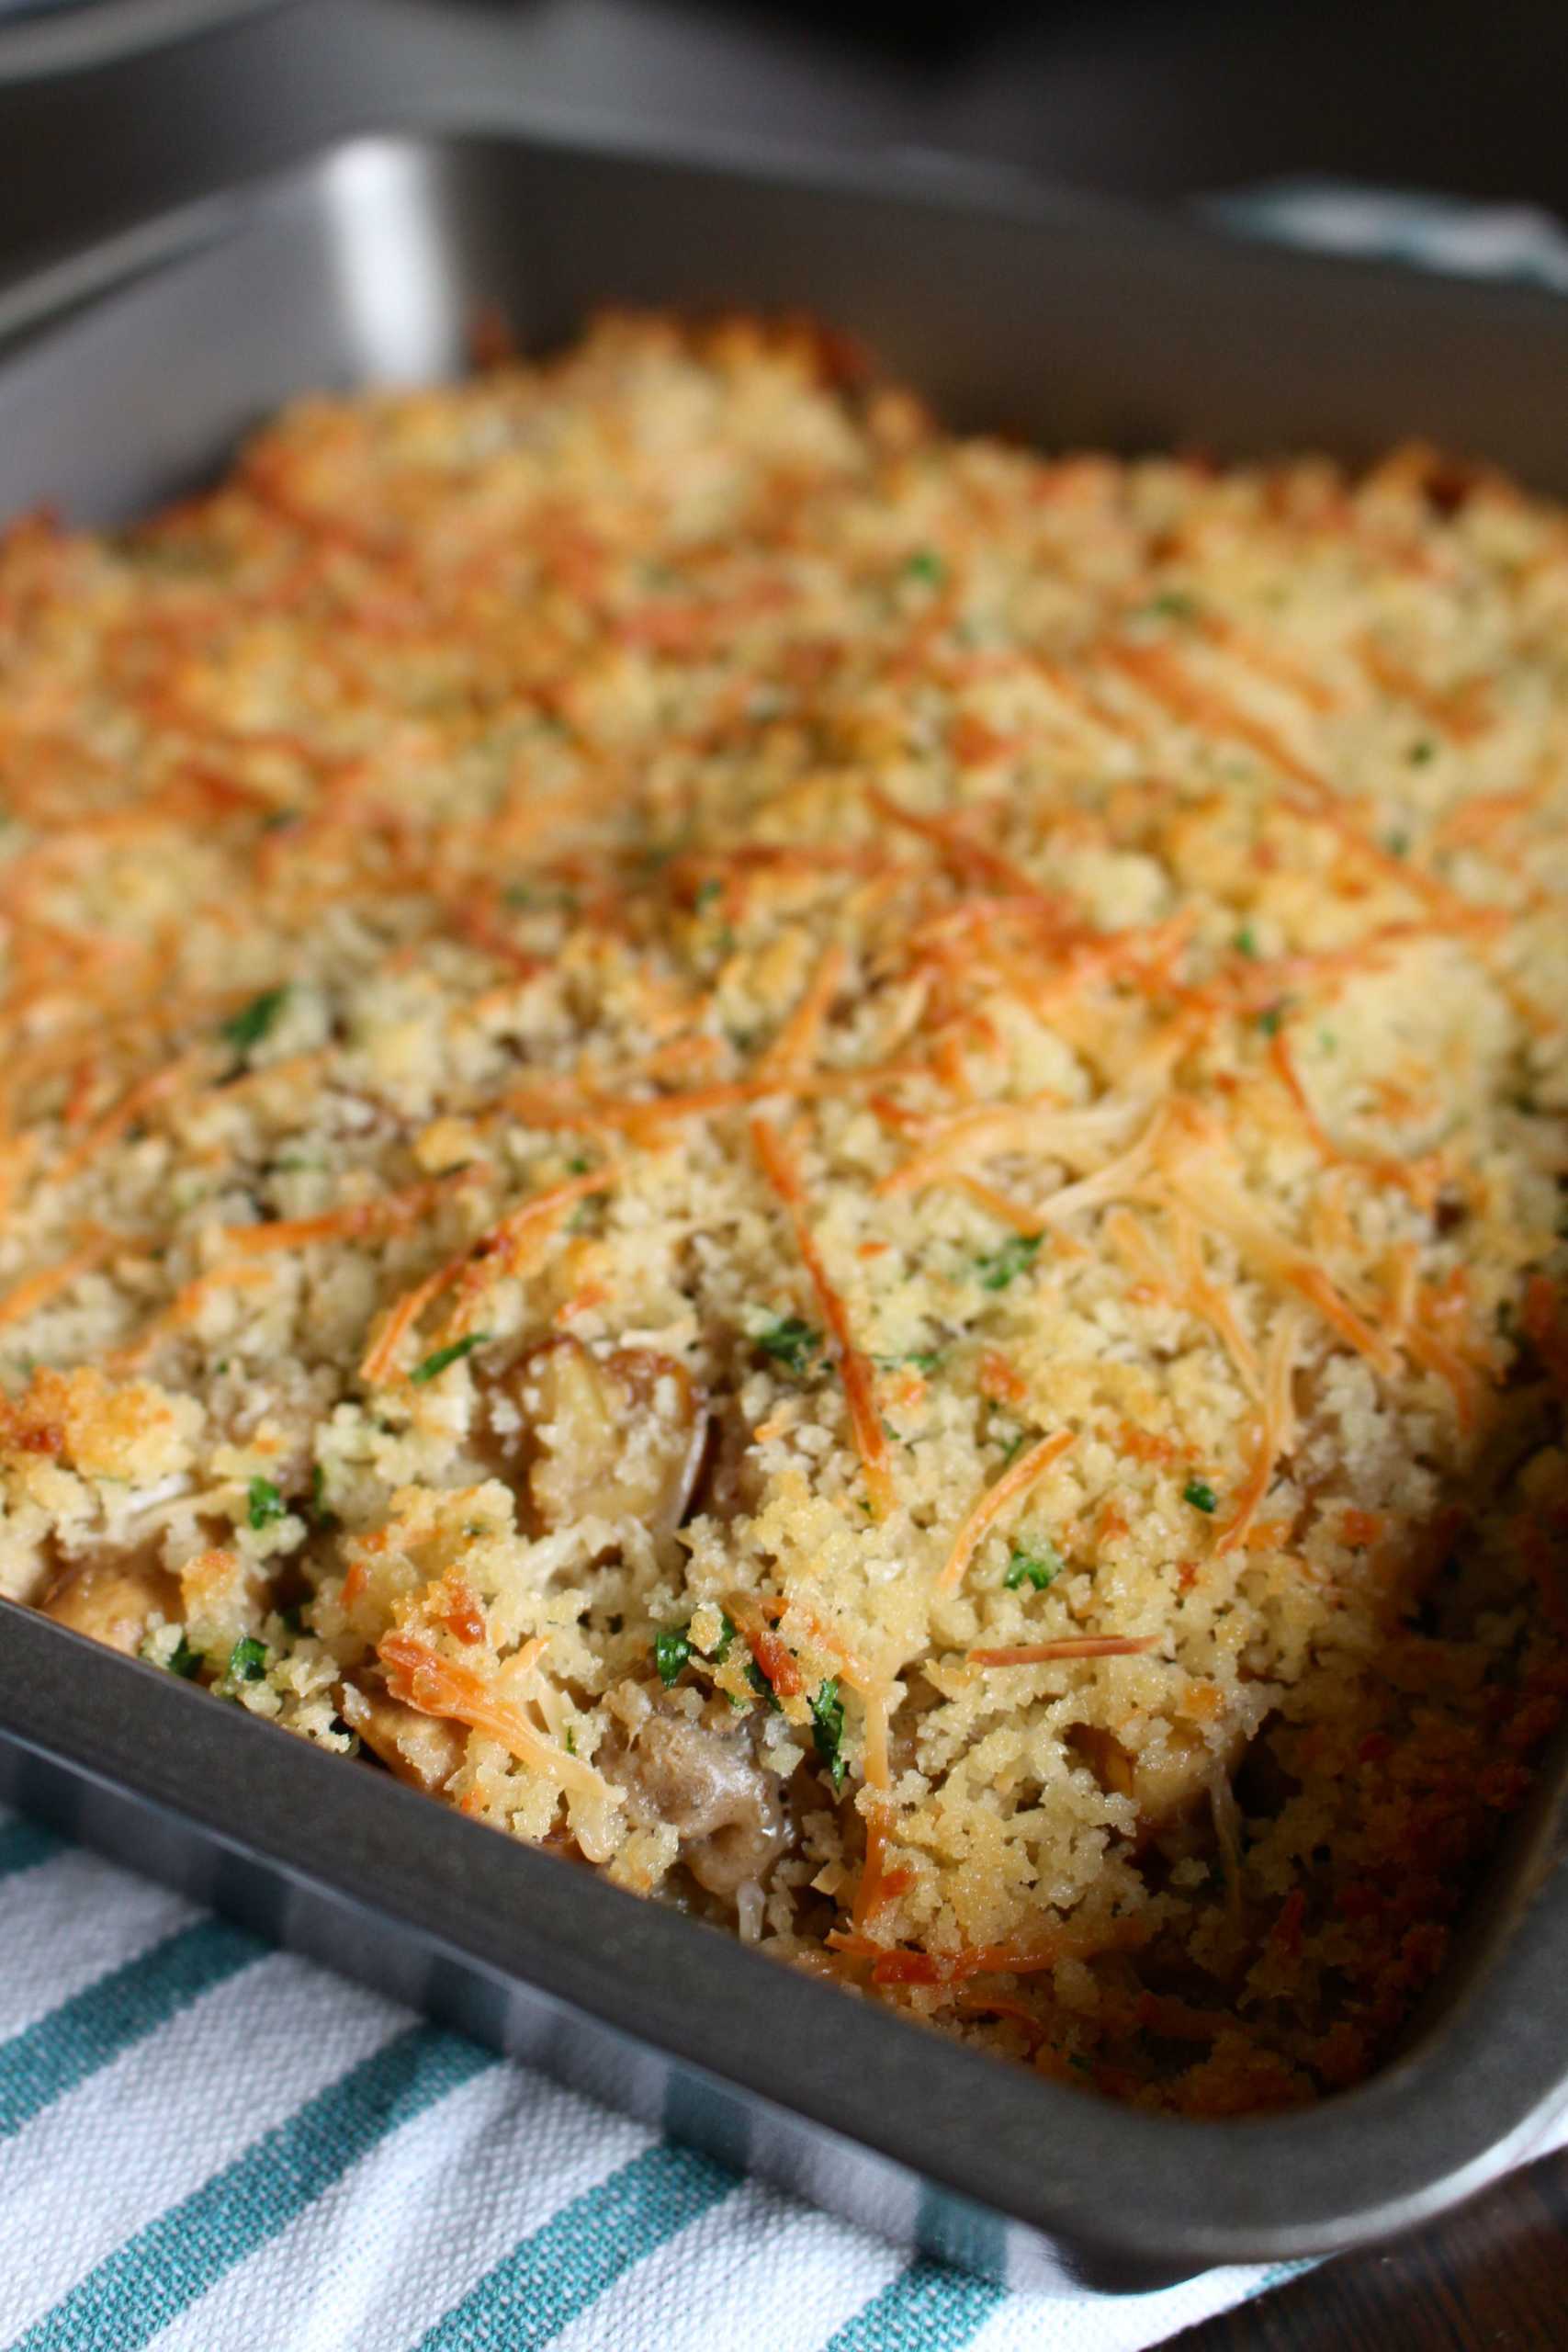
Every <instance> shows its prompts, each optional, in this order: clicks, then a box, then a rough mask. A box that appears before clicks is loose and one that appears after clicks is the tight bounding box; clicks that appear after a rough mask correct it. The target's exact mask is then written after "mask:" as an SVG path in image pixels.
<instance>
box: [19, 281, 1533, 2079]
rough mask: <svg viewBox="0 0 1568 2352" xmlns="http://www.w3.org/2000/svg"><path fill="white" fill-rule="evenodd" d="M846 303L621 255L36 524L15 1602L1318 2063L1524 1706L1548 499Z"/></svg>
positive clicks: (838, 1949) (1397, 1989) (1065, 2008)
mask: <svg viewBox="0 0 1568 2352" xmlns="http://www.w3.org/2000/svg"><path fill="white" fill-rule="evenodd" d="M844 359H845V355H844V351H843V348H842V346H840V345H833V344H831V343H829V341H828V340H827V339H826V338H823V337H821V336H819V335H817V334H813V333H811V332H809V331H807V330H806V329H795V328H791V327H774V326H763V325H760V324H758V323H755V322H747V321H737V322H727V323H725V324H723V325H722V326H719V327H716V328H714V329H711V330H705V331H701V332H698V331H694V330H693V331H687V330H683V329H681V328H678V327H676V326H675V325H673V324H671V323H670V322H665V321H662V320H659V319H649V318H615V319H611V320H607V321H605V322H603V323H602V324H600V325H599V326H598V327H596V328H595V329H594V331H593V332H592V333H591V334H589V336H588V337H587V339H586V340H585V341H584V342H583V343H582V344H581V345H580V346H579V347H577V348H576V349H574V350H572V351H571V352H570V353H568V354H567V355H566V356H563V357H560V358H558V359H555V360H552V361H550V362H549V363H548V364H547V365H543V366H524V365H521V364H511V363H508V364H506V365H503V366H500V367H498V368H493V369H491V371H489V372H487V373H485V374H483V375H481V376H479V377H478V378H476V379H474V380H473V381H471V382H468V383H465V384H463V385H460V386H457V387H448V388H443V389H439V390H424V391H415V392H407V391H400V392H396V393H389V394H378V395H373V396H367V397H355V398H352V399H312V400H307V401H301V402H299V403H298V404H297V405H296V406H295V407H293V408H291V409H290V410H289V411H288V413H286V414H285V415H284V416H283V417H282V418H281V419H280V420H279V421H277V422H276V424H273V425H271V426H269V427H268V428H267V429H266V430H265V431H264V432H263V433H262V434H261V435H259V436H258V437H257V438H256V439H255V440H254V441H253V442H252V443H251V445H250V446H249V447H248V448H247V449H246V450H245V451H244V453H243V456H242V457H241V458H240V460H239V462H238V464H237V465H236V467H235V469H233V471H232V472H231V474H230V476H229V477H228V478H227V479H226V480H225V481H223V482H222V483H221V484H220V486H219V487H218V488H217V489H216V490H214V491H213V492H210V493H209V494H207V495H204V496H202V497H200V498H198V499H197V500H194V501H192V502H190V503H186V504H185V505H182V506H180V507H177V508H175V509H173V510H171V511H170V512H168V513H166V514H164V515H161V516H159V517H158V518H156V519H155V520H153V521H152V522H151V523H149V524H147V525H145V526H141V527H140V528H138V529H136V530H135V531H133V532H131V533H130V534H129V535H127V536H126V537H121V538H118V539H116V538H108V537H96V536H91V535H86V534H82V533H76V532H72V531H68V530H65V529H63V528H62V527H61V526H58V525H57V524H55V523H53V522H51V521H50V520H47V519H36V518H35V519H31V520H27V521H23V522H21V523H18V524H17V525H16V526H13V527H12V529H11V530H10V531H9V533H8V534H7V535H6V537H5V539H4V543H3V546H0V807H3V809H4V813H5V819H6V822H5V824H4V827H3V829H0V921H3V925H4V969H3V975H0V984H3V986H4V990H5V1031H4V1035H5V1039H6V1054H5V1060H4V1064H3V1066H0V1379H3V1382H4V1392H5V1394H4V1402H3V1405H0V1486H3V1499H4V1516H3V1519H0V1589H4V1590H5V1591H6V1592H7V1593H9V1594H11V1595H13V1596H15V1597H17V1598H19V1599H21V1600H28V1601H31V1602H34V1603H36V1604H37V1605H39V1606H40V1607H43V1608H45V1609H47V1610H48V1611H50V1612H51V1614H53V1615H54V1616H56V1617H58V1618H59V1619H61V1620H62V1622H64V1623H71V1624H75V1625H77V1626H79V1627H81V1628H82V1629H83V1630H85V1631H89V1632H92V1633H94V1634H97V1635H98V1636H99V1637H100V1638H103V1639H107V1640H110V1641H113V1642H115V1643H116V1644H117V1645H118V1646H119V1647H121V1648H123V1649H127V1650H130V1651H133V1652H136V1653H138V1654H140V1655H141V1656H142V1657H146V1658H148V1659H150V1660H151V1661H152V1662H153V1663H154V1664H156V1665H158V1666H160V1667H163V1668H168V1669H169V1670H171V1671H174V1672H176V1673H181V1674H185V1675H187V1676H189V1677H190V1678H191V1679H195V1680H198V1681H200V1682H203V1683H205V1684H206V1685H207V1686H208V1687H209V1688H210V1689H212V1690H214V1691H218V1692H219V1693H220V1694H221V1695H222V1696H224V1697H226V1698H228V1699H230V1700H232V1701H233V1702H236V1703H238V1704H240V1705H243V1706H244V1707H246V1708H248V1709H250V1710H251V1711H252V1712H253V1713H260V1714H263V1715H265V1716H269V1717H271V1718H272V1719H274V1720H275V1721H276V1722H277V1723H279V1724H283V1725H284V1726H286V1727H287V1728H288V1729H289V1730H292V1731H294V1732H296V1733H299V1735H301V1736H304V1737H306V1738H309V1739H311V1740H313V1741H315V1742H317V1743H318V1744H319V1745H321V1747H325V1748H328V1749H330V1750H333V1751H337V1752H340V1753H347V1752H349V1751H351V1750H354V1749H356V1748H362V1749H363V1750H364V1751H365V1753H366V1755H367V1757H371V1758H378V1759H379V1762H380V1763H381V1764H382V1765H385V1766H389V1767H390V1768H391V1769H392V1770H396V1771H398V1772H400V1774H401V1775H402V1776H403V1777H404V1778H406V1779H409V1780H412V1781H414V1782H416V1783H417V1784H418V1785H420V1786H423V1787H426V1788H429V1789H431V1790H432V1791H434V1792H438V1793H440V1794H441V1795H442V1796H444V1797H445V1798H446V1801H448V1802H450V1803H452V1804H456V1805H457V1806H458V1807H459V1808H460V1809H461V1810H462V1811H463V1812H465V1813H467V1814H468V1815H472V1816H473V1817H475V1818H477V1819H479V1820H481V1821H485V1822H488V1823H491V1824H492V1825H493V1826H496V1827H497V1828H499V1829H502V1830H503V1831H507V1832H510V1833H511V1834H512V1835H513V1836H516V1837H519V1838H526V1839H530V1840H533V1841H536V1842H541V1843H543V1844H545V1845H547V1846H549V1847H551V1848H552V1849H557V1850H558V1851H560V1852H562V1853H563V1854H567V1855H570V1856H573V1857H576V1858H579V1859H581V1860H586V1861H588V1862H590V1863H592V1864H594V1865H596V1866H597V1867H599V1868H600V1869H602V1870H603V1871H605V1872H607V1873H608V1874H609V1875H610V1876H611V1877H612V1878H614V1879H615V1880H616V1881H617V1882H618V1883H621V1884H622V1885H624V1886H627V1887H630V1888H634V1889H636V1890H637V1891H638V1892H642V1893H648V1894H654V1893H659V1894H663V1895H665V1896H666V1897H668V1898H670V1899H671V1900H675V1901H678V1902H681V1903H682V1904H684V1905H687V1906H688V1907H690V1908H692V1909H694V1910H695V1911H697V1912H699V1913H700V1914H702V1915H703V1916H705V1917H711V1918H715V1919H718V1920H721V1921H724V1922H726V1923H728V1924H730V1925H732V1926H734V1927H735V1928H737V1929H738V1931H739V1933H740V1934H742V1935H743V1936H744V1937H746V1938H747V1939H749V1940H750V1941H753V1942H755V1943H757V1944H759V1945H760V1946H761V1948H762V1949H763V1950H764V1951H770V1952H773V1953H774V1954H776V1955H778V1956H779V1957H781V1958H783V1959H784V1960H788V1961H792V1962H796V1963H797V1964H800V1965H803V1966H805V1967H807V1968H809V1969H812V1970H814V1971H815V1972H817V1973H819V1974H822V1975H825V1976H829V1977H832V1978H834V1979H836V1980H837V1981H839V1982H840V1983H841V1984H843V1985H846V1986H849V1987H852V1988H853V1989H855V1990H857V1991H859V1992H860V1993H861V1994H863V1996H867V1997H872V1998H875V1999H878V2000H882V2001H885V2002H888V2003H891V2004H894V2005H896V2006H897V2007H901V2008H904V2009H906V2010H908V2011H909V2012H912V2013H913V2014H915V2015H917V2016H919V2017H921V2018H926V2019H928V2020H931V2021H932V2022H934V2023H937V2024H940V2025H942V2026H944V2027H946V2028H949V2029H950V2030H953V2031H955V2032H957V2033H959V2034H962V2035H963V2036H964V2037H965V2038H967V2039H970V2040H973V2041H979V2042H982V2043H984V2044H985V2045H987V2046H989V2047H991V2048H994V2049H996V2050H998V2051H1000V2052H1004V2053H1006V2054H1009V2055H1011V2056H1013V2057H1015V2058H1017V2059H1019V2060H1021V2061H1022V2062H1024V2063H1027V2064H1032V2065H1033V2066H1035V2067H1036V2068H1038V2069H1040V2070H1041V2071H1042V2072H1043V2073H1046V2074H1050V2075H1059V2076H1061V2077H1062V2078H1064V2079H1066V2080H1069V2081H1077V2080H1082V2081H1085V2082H1087V2083H1091V2084H1093V2085H1095V2086H1098V2087H1099V2088H1100V2089H1101V2090H1103V2091H1106V2092H1108V2093H1111V2094H1113V2095H1117V2096H1122V2097H1125V2098H1132V2099H1134V2100H1138V2101H1141V2102H1144V2103H1145V2104H1151V2105H1155V2106H1162V2107H1168V2108H1171V2109H1178V2110H1180V2111H1184V2112H1188V2113H1197V2114H1207V2115H1216V2114H1229V2113H1239V2112H1245V2111H1249V2110H1253V2109H1264V2108H1270V2107H1278V2106H1282V2105H1288V2104H1292V2103H1294V2102H1298V2101H1301V2100H1303V2099H1306V2098H1312V2097H1313V2096H1314V2095H1317V2094H1319V2093H1321V2092H1323V2091H1325V2090H1330V2089H1333V2088H1336V2087H1338V2086H1343V2085H1345V2084H1348V2083H1349V2082H1351V2081H1354V2080H1355V2079H1357V2078H1358V2077H1359V2076H1360V2075H1362V2074H1364V2073H1365V2072H1366V2071H1367V2070H1368V2068H1369V2067H1371V2065H1372V2064H1375V2063H1376V2062H1377V2060H1378V2058H1379V2057H1380V2055H1381V2053H1382V2052H1383V2051H1384V2049H1385V2048H1386V2046H1387V2044H1388V2042H1389V2040H1390V2038H1391V2036H1392V2035H1393V2032H1394V2031H1395V2030H1396V2029H1397V2028H1398V2026H1399V2024H1400V2022H1401V2021H1402V2019H1403V2018H1404V2017H1405V2015H1406V2014H1407V2012H1408V2010H1409V2008H1410V2006H1411V2004H1412V2002H1413V2001H1414V1999H1415V1998H1416V1996H1417V1995H1418V1994H1419V1992H1420V1991H1421V1990H1422V1988H1423V1987H1424V1985H1426V1984H1427V1982H1428V1980H1429V1979H1430V1978H1431V1976H1432V1974H1433V1973H1434V1971H1435V1970H1436V1969H1437V1967H1438V1964H1439V1962H1440V1960H1441V1957H1442V1953H1443V1950H1444V1946H1445V1941H1446V1937H1447V1933H1448V1921H1449V1919H1450V1915H1451V1913H1452V1911H1453V1908H1454V1906H1455V1905H1456V1903H1457V1902H1458V1900H1459V1899H1460V1897H1461V1894H1463V1892H1464V1889H1465V1887H1466V1885H1467V1883H1468V1882H1469V1880H1470V1878H1471V1876H1472V1872H1473V1868H1474V1865H1475V1864H1476V1862H1477V1860H1478V1859H1479V1858H1480V1857H1481V1856H1483V1854H1484V1852H1485V1850H1486V1849H1487V1848H1488V1846H1489V1845H1490V1843H1491V1842H1492V1840H1493V1839H1494V1838H1495V1833H1496V1830H1497V1826H1498V1825H1499V1823H1500V1821H1501V1819H1502V1818H1503V1816H1504V1815H1506V1814H1507V1813H1508V1812H1509V1810H1510V1809H1511V1808H1513V1807H1514V1806H1515V1805H1516V1804H1517V1803H1518V1801H1519V1799H1520V1797H1521V1795H1522V1794H1523V1792H1524V1791H1525V1789H1526V1787H1527V1785H1528V1782H1529V1771H1530V1764H1531V1759H1532V1758H1533V1757H1534V1755H1535V1754H1536V1752H1537V1750H1538V1749H1539V1747H1540V1742H1541V1740H1542V1738H1543V1737H1544V1736H1545V1734H1546V1733H1547V1731H1548V1730H1549V1729H1550V1727H1551V1724H1552V1722H1553V1721H1554V1720H1555V1718H1556V1716H1557V1714H1558V1713H1559V1710H1560V1707H1561V1703H1562V1695H1563V1690H1564V1642H1563V1635H1564V1632H1565V1630H1568V1585H1565V1583H1564V1533H1565V1531H1568V1476H1565V1469H1568V1464H1565V1461H1564V1455H1563V1453H1562V1391H1563V1383H1564V1379H1565V1377H1568V1332H1565V1329H1564V1325H1563V1319H1562V1300H1561V1286H1562V1274H1563V1271H1564V1264H1565V1258H1564V1245H1563V1243H1562V1240H1561V1239H1560V1238H1559V1221H1560V1218H1561V1216H1562V1180H1563V1177H1564V1174H1565V1172H1568V1060H1565V1055H1564V1009H1565V1008H1568V922H1565V921H1564V912H1565V910H1564V896H1565V893H1568V829H1565V821H1564V820H1565V818H1568V532H1565V529H1564V522H1563V517H1562V515H1561V514H1560V513H1559V512H1558V510H1556V509H1555V508H1553V507H1551V506H1548V505H1546V504H1544V503H1540V502H1537V501H1533V500H1531V499H1529V498H1528V497H1526V496H1525V495H1523V494H1522V493H1521V492H1518V491H1517V489H1515V488H1514V487H1513V486H1511V485H1510V484H1509V483H1508V482H1506V481H1504V480H1502V479H1501V478H1497V477H1494V476H1491V475H1488V474H1485V473H1480V472H1461V471H1459V470H1458V469H1455V468H1453V467H1451V466H1450V465H1447V464H1445V463H1444V462H1442V461H1441V460H1439V459H1438V458H1436V457H1434V456H1433V455H1432V453H1430V452H1428V451H1425V450H1422V449H1407V450H1404V451H1401V452H1398V453H1396V454H1395V455H1394V456H1393V457H1392V458H1390V459H1388V460H1387V461H1386V462H1385V463H1384V464H1382V465H1381V466H1380V467H1378V468H1377V469H1375V470H1374V471H1372V472H1371V473H1370V474H1368V475H1366V476H1364V477H1361V478H1359V479H1354V480H1352V479H1350V478H1348V477H1347V476H1346V475H1345V474H1344V473H1343V472H1342V471H1341V470H1340V469H1337V468H1336V467H1335V466H1334V465H1332V464H1330V463H1328V462H1327V461H1325V460H1323V459H1320V458H1304V459H1301V460H1299V461H1292V462H1290V463H1282V464H1276V465H1268V466H1254V467H1244V468H1237V469H1230V470H1221V469H1216V468H1215V467H1213V466H1212V465H1210V464H1208V463H1205V462H1202V461H1201V460H1199V459H1176V458H1150V459H1146V460H1141V461H1138V462H1135V463H1122V462H1119V461H1115V460H1112V459H1111V458H1104V457H1098V456H1070V457H1066V458H1043V457H1041V456H1038V455H1036V454H1033V453H1031V452H1030V451H1027V450H1024V449H1021V448H1017V447H1010V446H1004V445H1003V444H1002V443H1000V442H998V441H996V440H987V439H953V438H950V437H947V436H945V435H942V433H941V432H939V431H938V430H937V429H936V428H935V427H934V426H933V425H932V424H931V423H930V421H929V420H928V419H927V418H926V417H925V416H924V414H923V413H922V412H921V410H920V408H919V405H918V403H917V402H916V401H914V400H912V399H911V398H910V397H909V396H908V394H907V393H904V392H902V391H900V390H897V389H893V388H888V387H886V386H883V385H880V384H878V383H877V382H876V381H875V380H874V379H873V378H871V377H869V376H866V377H864V378H860V377H857V376H856V375H855V373H854V371H853V370H852V369H847V368H846V366H845V364H844ZM846 378H848V380H846Z"/></svg>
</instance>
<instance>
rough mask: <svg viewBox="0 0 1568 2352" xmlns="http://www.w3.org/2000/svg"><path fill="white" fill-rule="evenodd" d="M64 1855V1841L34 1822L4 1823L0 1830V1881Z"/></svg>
mask: <svg viewBox="0 0 1568 2352" xmlns="http://www.w3.org/2000/svg"><path fill="white" fill-rule="evenodd" d="M64 1851H65V1846H64V1841H63V1840H62V1839H61V1838H57V1837H56V1836H55V1834H54V1832H53V1830H52V1829H40V1828H39V1825H38V1823H37V1822H36V1821H11V1822H7V1823H6V1826H5V1828H4V1829H0V1878H15V1876H16V1874H17V1871H30V1870H36V1869H37V1867H38V1865H39V1862H51V1861H52V1860H54V1857H55V1856H56V1854H62V1853H64Z"/></svg>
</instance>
